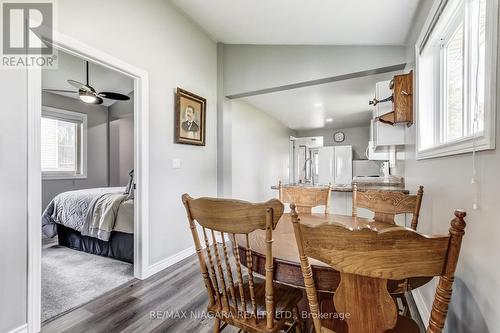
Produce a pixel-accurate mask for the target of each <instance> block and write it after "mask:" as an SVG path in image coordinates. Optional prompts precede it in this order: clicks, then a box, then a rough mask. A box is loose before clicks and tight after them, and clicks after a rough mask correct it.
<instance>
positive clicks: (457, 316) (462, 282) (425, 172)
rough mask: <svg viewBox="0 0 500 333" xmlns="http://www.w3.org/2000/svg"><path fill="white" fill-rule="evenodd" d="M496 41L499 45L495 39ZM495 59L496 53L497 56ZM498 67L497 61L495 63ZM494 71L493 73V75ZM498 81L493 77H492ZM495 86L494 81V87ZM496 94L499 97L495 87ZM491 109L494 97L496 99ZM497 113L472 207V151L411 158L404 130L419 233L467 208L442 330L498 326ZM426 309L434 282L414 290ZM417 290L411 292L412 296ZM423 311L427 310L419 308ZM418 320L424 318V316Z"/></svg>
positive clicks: (480, 159) (453, 332) (437, 228)
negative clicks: (420, 189)
mask: <svg viewBox="0 0 500 333" xmlns="http://www.w3.org/2000/svg"><path fill="white" fill-rule="evenodd" d="M431 5H432V1H430V0H425V1H423V2H422V4H421V11H420V14H419V16H418V17H417V19H416V21H415V31H413V32H412V34H410V36H412V38H411V39H410V43H409V46H408V50H409V52H408V58H409V59H411V62H412V63H413V62H414V60H415V58H414V48H413V46H414V43H415V39H416V37H417V36H418V33H419V31H420V27H421V25H422V23H423V21H424V20H425V17H426V16H427V13H428V10H429V8H430V6H431ZM499 46H500V44H499ZM499 59H500V57H499ZM497 66H498V69H499V70H500V64H499V65H497ZM499 76H500V73H498V72H497V77H499ZM497 81H498V79H497ZM497 88H500V85H498V86H497ZM497 96H500V89H499V90H498V94H497ZM497 103H498V105H497V110H499V108H500V99H499V98H497ZM498 128H500V117H499V116H498V111H497V141H496V147H497V150H494V151H484V152H479V153H477V162H476V163H477V164H476V165H477V172H478V175H477V177H478V179H479V198H480V200H479V209H478V210H473V209H472V204H473V200H474V189H473V187H472V185H471V178H472V174H471V173H472V171H471V170H472V155H471V154H463V155H456V156H449V157H443V158H433V159H428V160H420V161H417V160H416V159H415V142H416V126H412V127H410V128H409V129H408V130H407V136H406V137H407V138H409V139H410V140H411V142H410V144H409V145H408V146H407V152H408V153H407V154H406V155H407V160H406V163H405V177H406V183H407V185H408V186H409V187H410V188H416V186H417V185H418V184H422V185H424V186H425V194H424V198H423V204H422V210H421V214H420V222H419V229H420V231H422V232H425V233H431V234H435V233H440V234H443V233H447V232H448V228H449V226H450V220H451V218H452V217H453V211H454V209H456V208H463V209H465V210H466V211H467V214H468V215H467V218H466V220H467V228H466V230H465V237H464V241H463V246H462V251H461V254H460V260H459V262H458V267H457V273H456V278H455V283H454V286H453V296H452V300H451V306H450V310H449V314H448V319H447V323H446V326H445V332H448V333H465V332H467V333H469V332H470V333H477V332H481V333H496V332H498V330H499V328H500V311H498V309H499V308H500V298H499V297H498V295H500V268H499V267H498V265H497V264H496V263H498V253H499V242H498V236H499V235H500V224H499V223H498V220H499V218H498V201H499V190H498V189H499V188H500V178H499V177H498V172H499V170H500V153H499V151H498V148H499V147H500V135H499V134H500V133H499V132H498ZM418 291H419V293H420V295H421V296H422V299H423V303H424V304H425V307H426V309H427V310H430V309H431V306H432V300H433V298H434V292H435V284H434V283H432V284H429V285H426V286H424V287H422V288H419V289H418ZM418 298H419V295H418V293H417V299H418ZM423 314H424V315H425V314H427V311H423ZM423 319H424V321H427V320H428V318H427V317H425V316H424V318H423Z"/></svg>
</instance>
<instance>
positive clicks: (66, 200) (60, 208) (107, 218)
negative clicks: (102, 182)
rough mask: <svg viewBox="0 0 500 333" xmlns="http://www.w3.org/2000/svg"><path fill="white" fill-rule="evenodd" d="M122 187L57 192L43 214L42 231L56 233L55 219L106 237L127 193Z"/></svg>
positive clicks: (80, 229) (105, 238)
mask: <svg viewBox="0 0 500 333" xmlns="http://www.w3.org/2000/svg"><path fill="white" fill-rule="evenodd" d="M123 192H124V187H105V188H92V189H86V190H78V191H69V192H64V193H61V194H58V195H57V196H56V197H55V198H54V199H53V200H52V201H51V202H50V203H49V205H48V206H47V208H46V209H45V211H44V212H43V215H42V231H43V233H44V234H45V235H46V236H47V237H54V236H55V235H56V234H57V227H56V223H58V224H62V225H64V226H65V227H68V228H71V229H74V230H76V231H79V232H80V233H81V234H82V235H86V236H92V237H96V238H98V239H101V240H103V241H108V240H109V236H110V233H111V231H112V230H113V227H114V225H115V220H116V215H117V213H118V208H119V206H120V204H121V203H122V201H123V200H125V198H126V195H125V194H124V193H123Z"/></svg>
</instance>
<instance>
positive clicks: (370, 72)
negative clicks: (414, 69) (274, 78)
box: [226, 64, 406, 99]
mask: <svg viewBox="0 0 500 333" xmlns="http://www.w3.org/2000/svg"><path fill="white" fill-rule="evenodd" d="M405 67H406V64H397V65H392V66H386V67H380V68H375V69H368V70H365V71H360V72H354V73H348V74H342V75H337V76H330V77H327V78H323V79H316V80H310V81H303V82H298V83H292V84H285V85H283V86H278V87H272V88H265V89H259V90H253V91H249V92H245V93H239V94H232V95H228V96H226V98H229V99H236V98H243V97H249V96H256V95H263V94H270V93H274V92H279V91H285V90H291V89H298V88H304V87H310V86H316V85H319V84H325V83H331V82H337V81H344V80H350V79H355V78H359V77H364V76H370V75H376V74H382V73H389V72H395V71H400V70H403V69H404V68H405Z"/></svg>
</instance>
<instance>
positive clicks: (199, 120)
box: [174, 88, 207, 146]
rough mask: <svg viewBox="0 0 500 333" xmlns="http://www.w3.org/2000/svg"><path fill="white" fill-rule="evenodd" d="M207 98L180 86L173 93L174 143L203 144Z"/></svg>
mask: <svg viewBox="0 0 500 333" xmlns="http://www.w3.org/2000/svg"><path fill="white" fill-rule="evenodd" d="M206 104H207V100H206V99H205V98H203V97H201V96H198V95H196V94H193V93H192V92H189V91H187V90H184V89H182V88H177V91H176V94H175V120H174V124H175V125H174V126H175V135H174V140H175V143H180V144H186V145H195V146H205V137H206V133H205V132H206Z"/></svg>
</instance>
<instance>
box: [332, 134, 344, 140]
mask: <svg viewBox="0 0 500 333" xmlns="http://www.w3.org/2000/svg"><path fill="white" fill-rule="evenodd" d="M344 140H345V134H344V132H336V133H335V134H333V141H335V142H344Z"/></svg>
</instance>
